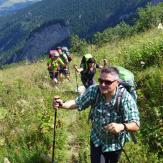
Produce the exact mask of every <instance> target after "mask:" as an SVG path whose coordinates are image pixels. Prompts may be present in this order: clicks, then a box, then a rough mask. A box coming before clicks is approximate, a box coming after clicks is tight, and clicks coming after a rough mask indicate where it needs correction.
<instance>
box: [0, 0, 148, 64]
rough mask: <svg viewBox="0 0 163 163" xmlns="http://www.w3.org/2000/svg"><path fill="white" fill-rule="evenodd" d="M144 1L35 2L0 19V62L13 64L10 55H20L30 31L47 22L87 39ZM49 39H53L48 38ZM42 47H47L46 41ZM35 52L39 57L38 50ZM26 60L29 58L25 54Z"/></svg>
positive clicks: (84, 0) (129, 12) (144, 0)
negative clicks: (58, 22) (60, 23)
mask: <svg viewBox="0 0 163 163" xmlns="http://www.w3.org/2000/svg"><path fill="white" fill-rule="evenodd" d="M147 2H148V0H133V1H130V0H127V1H126V0H117V1H114V2H113V1H111V0H103V1H101V0H90V1H87V0H82V1H81V0H62V1H59V0H44V1H42V2H38V3H37V4H34V5H32V6H31V7H29V8H26V9H24V10H22V11H19V12H17V13H15V14H13V15H11V16H8V17H3V18H0V30H1V34H0V53H1V56H0V63H1V64H4V63H10V62H13V60H12V58H13V57H12V56H13V55H14V56H15V55H19V54H18V52H19V53H23V48H24V46H26V45H25V44H26V40H28V39H29V36H30V34H31V32H32V31H33V30H35V29H37V28H40V27H41V26H42V25H43V24H45V23H47V22H49V21H55V20H63V21H65V23H66V24H67V25H68V27H69V30H70V33H75V34H79V35H80V36H82V37H88V36H90V35H92V34H93V33H94V32H96V31H101V30H103V29H105V28H106V27H108V26H110V25H115V24H116V23H118V22H119V21H120V20H121V19H125V18H126V17H127V16H128V15H132V14H133V13H134V12H135V10H136V9H137V8H138V7H140V6H144V5H145V4H146V3H147ZM49 40H53V38H51V37H49ZM58 43H59V42H58ZM45 44H47V42H46V41H45ZM54 45H55V43H54ZM40 46H41V45H40ZM48 50H49V49H47V51H48ZM20 51H21V52H20ZM36 53H37V52H36ZM38 53H39V54H38V56H40V55H41V54H40V52H39V51H38ZM24 55H25V54H23V55H22V56H24ZM29 55H30V54H29ZM17 58H19V59H24V58H20V57H17ZM26 58H30V57H28V55H27V56H26ZM6 61H8V62H6ZM9 61H10V62H9Z"/></svg>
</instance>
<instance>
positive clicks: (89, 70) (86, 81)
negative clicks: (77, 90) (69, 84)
mask: <svg viewBox="0 0 163 163" xmlns="http://www.w3.org/2000/svg"><path fill="white" fill-rule="evenodd" d="M74 68H75V70H76V71H77V72H80V73H81V81H82V83H83V85H84V87H85V88H88V87H89V86H91V85H93V84H95V80H94V79H93V78H94V76H95V73H96V68H101V67H100V65H98V64H96V61H95V59H94V58H89V59H88V60H87V62H86V68H85V69H84V68H83V67H81V68H77V66H76V65H75V66H74Z"/></svg>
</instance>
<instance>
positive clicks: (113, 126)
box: [104, 123, 124, 134]
mask: <svg viewBox="0 0 163 163" xmlns="http://www.w3.org/2000/svg"><path fill="white" fill-rule="evenodd" d="M104 128H105V129H106V130H107V131H108V132H110V133H113V134H117V133H120V132H121V131H123V130H124V125H123V124H122V123H110V124H108V125H107V126H104Z"/></svg>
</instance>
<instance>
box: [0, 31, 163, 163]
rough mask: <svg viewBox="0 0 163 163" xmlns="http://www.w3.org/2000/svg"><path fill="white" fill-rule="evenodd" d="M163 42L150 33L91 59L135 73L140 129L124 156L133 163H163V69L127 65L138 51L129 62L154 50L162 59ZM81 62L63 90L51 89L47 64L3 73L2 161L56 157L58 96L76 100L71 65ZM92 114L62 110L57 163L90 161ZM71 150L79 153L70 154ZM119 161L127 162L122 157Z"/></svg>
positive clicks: (0, 114) (108, 46)
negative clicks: (89, 118) (55, 104)
mask: <svg viewBox="0 0 163 163" xmlns="http://www.w3.org/2000/svg"><path fill="white" fill-rule="evenodd" d="M151 38H152V39H151ZM162 38H163V33H162V31H159V30H158V29H154V30H148V31H147V32H145V33H141V34H139V35H136V36H132V37H130V38H126V39H124V40H121V41H120V42H119V41H117V42H112V43H109V44H106V45H105V46H104V47H102V48H96V50H95V51H91V52H92V54H96V58H97V60H98V63H99V62H100V60H102V59H103V58H104V57H105V58H106V59H108V60H109V61H110V63H111V64H116V65H124V64H126V67H130V68H132V69H133V70H134V71H133V72H135V77H136V81H137V83H138V88H137V93H138V104H139V110H140V115H141V130H140V132H139V133H138V136H137V138H138V142H139V143H138V144H136V145H134V144H133V143H132V142H130V143H126V145H125V151H126V152H127V155H128V156H129V158H130V159H131V162H141V163H143V162H149V163H153V162H159V163H160V162H162V161H163V160H162V157H161V155H160V158H159V157H158V153H161V152H162V142H163V141H162V137H161V134H162V132H161V131H162V126H163V125H162V124H163V121H162V91H163V90H162V89H161V88H162V81H163V75H162V73H161V72H162V71H163V64H162V65H160V66H158V65H157V64H155V62H154V63H152V65H145V67H141V65H140V64H133V63H132V60H131V62H130V63H128V65H127V63H126V57H127V56H126V52H131V49H133V51H132V53H128V57H127V59H129V58H131V59H133V58H135V57H137V58H138V59H141V58H140V57H141V56H140V54H141V55H142V53H144V52H145V51H148V50H149V51H150V50H152V52H153V53H155V59H157V57H158V56H159V55H160V56H161V57H162V55H161V54H162V52H163V44H161V42H162ZM157 42H160V46H151V45H154V44H155V43H157ZM147 43H149V44H147ZM156 45H158V44H156ZM142 47H144V48H143V49H142ZM152 47H153V48H152ZM97 49H98V50H97ZM135 49H138V50H137V51H136V50H135ZM140 49H141V51H139V50H140ZM133 52H135V53H133ZM140 52H141V53H140ZM151 55H152V53H146V57H145V58H146V59H147V58H149V59H150V56H151ZM153 56H154V55H153ZM80 59H81V58H77V57H75V56H74V57H73V61H72V63H71V64H70V70H71V82H68V81H64V82H63V83H62V84H59V85H58V87H59V89H55V88H54V87H53V86H52V85H51V84H50V79H49V76H48V72H47V69H46V60H44V61H43V62H42V61H40V62H37V63H35V64H30V65H18V64H17V65H15V66H12V65H10V68H6V69H3V70H0V97H1V98H0V104H1V107H0V122H1V126H0V131H1V135H0V147H1V148H0V162H3V159H4V157H8V158H9V160H10V161H11V162H13V163H17V162H31V163H35V162H41V161H40V154H41V153H45V154H49V155H50V156H51V153H52V142H53V120H54V119H53V118H54V111H53V109H52V106H51V102H52V98H53V96H55V95H60V96H61V97H62V98H63V100H68V99H74V98H75V97H76V94H75V92H73V90H74V89H75V87H76V80H75V79H76V78H75V73H74V71H73V69H72V65H73V64H74V63H75V64H78V65H79V61H80ZM152 61H154V59H153V60H152ZM138 70H139V71H138ZM78 77H79V76H78ZM96 77H97V76H96ZM77 79H79V78H77ZM78 82H80V80H78ZM88 111H89V110H88ZM87 115H88V114H87V112H86V111H83V112H82V113H78V112H75V111H72V110H71V111H65V110H62V109H61V110H58V116H57V131H56V148H55V152H56V153H55V156H56V159H57V161H58V162H66V163H67V162H90V161H89V126H88V123H87ZM71 149H72V150H74V151H75V153H74V151H73V152H71ZM159 159H160V160H159ZM120 162H123V163H127V160H126V158H125V156H124V154H123V153H122V157H121V160H120Z"/></svg>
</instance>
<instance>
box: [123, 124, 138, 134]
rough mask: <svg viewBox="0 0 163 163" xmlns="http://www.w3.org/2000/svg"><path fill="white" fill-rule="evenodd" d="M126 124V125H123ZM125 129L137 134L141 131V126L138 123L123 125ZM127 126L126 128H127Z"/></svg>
mask: <svg viewBox="0 0 163 163" xmlns="http://www.w3.org/2000/svg"><path fill="white" fill-rule="evenodd" d="M123 124H124V125H123ZM123 124H122V125H123V128H124V129H125V130H127V131H129V132H136V131H138V130H139V126H138V125H137V123H136V122H129V123H123ZM125 126H126V127H125Z"/></svg>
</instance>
